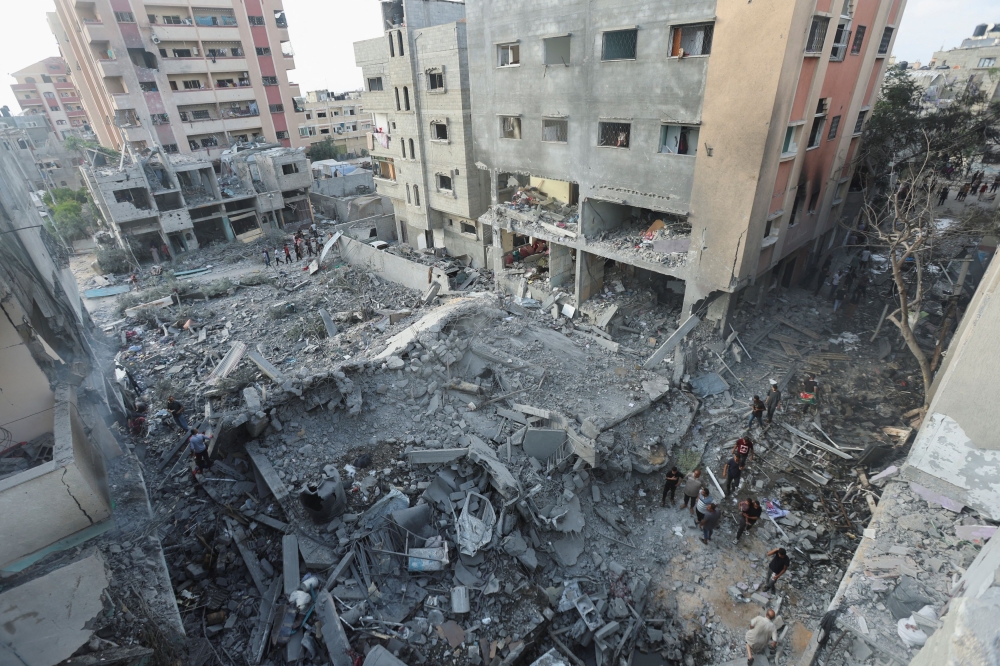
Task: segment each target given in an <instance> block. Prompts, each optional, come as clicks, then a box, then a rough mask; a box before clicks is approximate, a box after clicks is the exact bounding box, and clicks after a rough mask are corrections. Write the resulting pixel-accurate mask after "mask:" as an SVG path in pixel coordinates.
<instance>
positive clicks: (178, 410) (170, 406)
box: [167, 396, 191, 432]
mask: <svg viewBox="0 0 1000 666" xmlns="http://www.w3.org/2000/svg"><path fill="white" fill-rule="evenodd" d="M167 411H168V412H170V415H171V416H173V417H174V423H176V424H177V425H178V426H179V427H181V428H183V429H184V431H185V432H187V431H188V430H190V429H191V428H189V427H188V422H187V417H186V416H184V405H182V404H181V403H179V402H177V401H176V400H174V396H169V397H168V398H167Z"/></svg>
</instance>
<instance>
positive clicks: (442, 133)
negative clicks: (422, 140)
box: [431, 123, 448, 141]
mask: <svg viewBox="0 0 1000 666" xmlns="http://www.w3.org/2000/svg"><path fill="white" fill-rule="evenodd" d="M431 131H432V132H433V135H434V140H435V141H447V140H448V125H446V124H445V123H431Z"/></svg>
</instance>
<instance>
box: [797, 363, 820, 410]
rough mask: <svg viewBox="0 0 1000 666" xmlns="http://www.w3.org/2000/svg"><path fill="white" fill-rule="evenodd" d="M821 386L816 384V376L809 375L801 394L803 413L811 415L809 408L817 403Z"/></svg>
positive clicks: (803, 384)
mask: <svg viewBox="0 0 1000 666" xmlns="http://www.w3.org/2000/svg"><path fill="white" fill-rule="evenodd" d="M818 389H819V384H818V383H817V382H816V375H814V374H812V373H809V375H808V376H807V377H806V380H805V381H804V382H802V392H801V393H799V401H800V402H801V403H802V413H803V414H807V413H809V407H810V406H811V405H815V404H816V402H817V396H816V393H817V391H818Z"/></svg>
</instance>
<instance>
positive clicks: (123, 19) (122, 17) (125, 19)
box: [115, 12, 135, 23]
mask: <svg viewBox="0 0 1000 666" xmlns="http://www.w3.org/2000/svg"><path fill="white" fill-rule="evenodd" d="M115 21H117V22H118V23H135V16H134V15H133V14H132V12H115Z"/></svg>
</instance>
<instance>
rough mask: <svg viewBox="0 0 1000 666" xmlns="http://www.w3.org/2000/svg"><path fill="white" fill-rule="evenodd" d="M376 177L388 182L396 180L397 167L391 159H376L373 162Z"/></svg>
mask: <svg viewBox="0 0 1000 666" xmlns="http://www.w3.org/2000/svg"><path fill="white" fill-rule="evenodd" d="M372 166H373V167H374V171H375V177H376V178H384V179H386V180H396V165H395V164H394V163H393V161H392V158H391V157H376V158H375V159H374V160H373V161H372Z"/></svg>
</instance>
